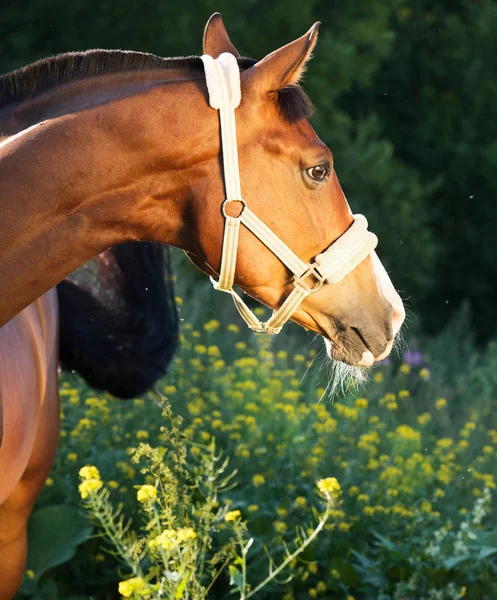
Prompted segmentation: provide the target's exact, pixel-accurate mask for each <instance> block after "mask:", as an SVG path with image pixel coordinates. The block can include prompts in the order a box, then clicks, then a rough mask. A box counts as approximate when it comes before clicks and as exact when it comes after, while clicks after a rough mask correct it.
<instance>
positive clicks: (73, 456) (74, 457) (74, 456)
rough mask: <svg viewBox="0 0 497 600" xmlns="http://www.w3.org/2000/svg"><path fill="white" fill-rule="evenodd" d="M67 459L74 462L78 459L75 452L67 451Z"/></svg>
mask: <svg viewBox="0 0 497 600" xmlns="http://www.w3.org/2000/svg"><path fill="white" fill-rule="evenodd" d="M67 460H68V461H70V462H76V461H77V460H78V455H77V454H76V452H69V454H68V455H67Z"/></svg>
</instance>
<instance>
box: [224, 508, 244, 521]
mask: <svg viewBox="0 0 497 600" xmlns="http://www.w3.org/2000/svg"><path fill="white" fill-rule="evenodd" d="M241 518H242V513H241V512H240V511H239V510H230V511H229V512H227V513H226V514H225V515H224V520H225V521H226V523H231V522H232V521H238V520H239V519H241Z"/></svg>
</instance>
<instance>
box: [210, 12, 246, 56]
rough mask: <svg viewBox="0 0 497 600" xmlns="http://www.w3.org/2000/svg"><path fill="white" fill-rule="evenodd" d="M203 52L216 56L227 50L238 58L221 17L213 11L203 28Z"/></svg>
mask: <svg viewBox="0 0 497 600" xmlns="http://www.w3.org/2000/svg"><path fill="white" fill-rule="evenodd" d="M203 48H204V54H208V55H209V56H212V58H217V57H218V56H219V55H220V54H222V53H223V52H229V53H230V54H233V55H234V56H235V57H236V58H240V53H239V52H238V50H237V49H236V48H235V46H233V44H232V43H231V41H230V38H229V36H228V33H227V32H226V29H225V27H224V23H223V18H222V17H221V15H220V14H219V13H214V14H213V15H212V17H211V18H210V19H209V20H208V21H207V25H206V26H205V29H204V42H203Z"/></svg>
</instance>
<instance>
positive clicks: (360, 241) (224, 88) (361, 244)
mask: <svg viewBox="0 0 497 600" xmlns="http://www.w3.org/2000/svg"><path fill="white" fill-rule="evenodd" d="M201 58H202V62H203V63H204V70H205V79H206V83H207V90H208V93H209V104H210V106H211V107H212V108H214V109H216V110H218V111H219V120H220V124H221V147H222V152H223V167H224V183H225V188H226V200H225V201H224V203H223V207H222V208H223V215H224V219H225V223H224V238H223V249H222V255H221V267H220V274H219V281H215V280H214V279H212V278H211V281H212V283H213V285H214V288H215V289H217V290H220V291H222V292H227V293H229V294H231V296H232V297H233V301H234V303H235V306H236V307H237V309H238V312H239V313H240V315H241V316H242V317H243V319H244V320H245V322H246V323H247V325H248V326H249V327H250V328H251V329H252V330H253V331H256V332H259V333H271V334H275V333H279V332H280V330H281V328H282V326H283V325H284V324H285V323H286V321H288V319H289V318H290V317H291V316H292V314H293V313H294V312H295V311H296V310H297V308H298V307H299V306H300V304H301V302H302V301H303V300H304V299H305V298H306V297H307V296H309V294H312V293H314V292H317V291H318V290H320V289H321V288H322V287H323V284H324V283H337V282H339V281H340V280H341V279H343V278H344V277H345V275H347V273H350V272H351V271H352V270H353V269H355V268H356V267H357V266H358V265H359V264H360V263H361V262H362V261H363V260H364V259H365V258H366V257H367V256H368V255H369V254H370V253H371V252H372V251H373V250H374V249H375V248H376V245H377V243H378V238H377V237H376V236H375V235H374V234H373V233H370V232H369V231H368V222H367V221H366V218H365V217H363V216H362V215H354V222H353V223H352V225H351V226H350V227H349V229H347V231H346V232H345V233H343V235H342V236H341V237H340V238H338V239H337V240H336V241H335V242H334V243H333V244H331V246H329V247H328V248H327V249H326V250H325V251H324V252H323V253H321V254H319V255H318V256H316V258H315V259H314V261H313V262H311V263H306V262H304V261H302V260H301V259H300V258H299V257H298V256H297V255H296V254H295V253H294V252H292V250H290V248H288V246H287V245H286V244H284V243H283V242H282V241H281V240H280V238H279V237H278V236H277V235H275V234H274V233H273V232H272V231H271V229H269V227H268V226H267V225H265V224H264V223H263V221H261V220H260V219H259V217H257V216H256V215H255V214H254V213H253V212H252V211H251V210H250V209H249V207H248V206H247V203H246V202H245V200H243V197H242V192H241V189H240V171H239V167H238V149H237V144H236V122H235V109H236V108H237V107H238V105H239V104H240V101H241V90H240V70H239V68H238V63H237V60H236V58H235V57H234V56H233V54H229V53H227V52H225V53H223V54H221V55H220V56H219V58H217V59H214V58H212V56H208V55H204V56H202V57H201ZM230 202H238V203H241V205H242V209H241V212H240V214H239V215H238V216H237V217H230V216H229V215H228V214H227V213H226V206H227V205H228V204H229V203H230ZM240 223H243V224H244V225H245V227H246V228H247V229H249V230H250V231H251V232H252V233H253V234H254V235H255V236H256V237H257V238H258V239H259V240H260V241H261V242H262V243H263V244H264V245H265V246H267V248H269V250H271V252H272V253H273V254H275V255H276V256H277V257H278V258H279V259H280V260H281V262H282V263H283V264H284V265H285V266H286V267H287V268H288V269H289V270H290V271H291V272H292V273H293V274H294V276H295V277H294V286H295V287H294V289H293V290H292V292H291V293H290V294H289V296H288V297H287V299H286V300H285V301H284V302H283V304H282V305H281V306H280V308H279V309H278V310H276V311H274V313H273V314H272V316H271V318H270V319H269V320H268V321H266V322H265V323H262V322H261V321H259V319H258V318H257V317H256V316H255V314H254V313H253V312H252V311H251V310H250V308H249V307H248V306H247V305H246V304H245V302H244V301H243V300H242V299H241V298H240V296H239V295H238V294H237V293H236V292H235V291H234V290H233V283H234V279H235V269H236V255H237V249H238V234H239V231H240ZM310 276H313V277H314V279H315V280H316V281H317V283H316V284H315V285H313V286H309V285H308V284H307V283H306V281H305V280H306V279H307V278H308V277H310Z"/></svg>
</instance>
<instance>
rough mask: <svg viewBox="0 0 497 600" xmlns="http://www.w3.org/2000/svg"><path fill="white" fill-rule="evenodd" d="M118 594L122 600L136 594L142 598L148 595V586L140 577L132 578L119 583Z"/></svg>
mask: <svg viewBox="0 0 497 600" xmlns="http://www.w3.org/2000/svg"><path fill="white" fill-rule="evenodd" d="M119 593H120V594H121V596H123V597H124V598H131V596H133V594H138V595H139V596H140V597H142V598H145V597H147V596H149V595H150V594H149V591H148V586H147V584H146V582H145V580H144V579H142V578H141V577H132V578H131V579H127V580H126V581H121V582H120V583H119Z"/></svg>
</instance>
